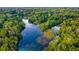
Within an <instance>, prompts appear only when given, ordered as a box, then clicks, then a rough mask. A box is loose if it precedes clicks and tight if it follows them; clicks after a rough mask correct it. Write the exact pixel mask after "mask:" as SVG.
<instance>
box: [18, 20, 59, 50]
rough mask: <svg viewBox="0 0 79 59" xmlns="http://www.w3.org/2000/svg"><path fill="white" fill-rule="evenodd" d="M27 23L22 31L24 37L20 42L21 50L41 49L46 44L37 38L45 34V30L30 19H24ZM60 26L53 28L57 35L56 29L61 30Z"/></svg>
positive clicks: (19, 48) (19, 47)
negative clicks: (41, 43) (42, 43)
mask: <svg viewBox="0 0 79 59" xmlns="http://www.w3.org/2000/svg"><path fill="white" fill-rule="evenodd" d="M22 21H23V22H24V24H25V29H24V30H23V31H22V33H21V35H22V39H21V40H20V42H19V45H18V50H19V51H40V50H41V49H42V48H43V47H44V45H40V44H39V43H37V40H36V39H37V38H38V37H42V36H43V32H42V31H41V30H40V29H39V27H38V25H34V24H32V23H29V21H28V19H23V20H22ZM59 28H60V27H59V26H55V27H53V28H52V32H53V33H54V36H56V31H57V30H59Z"/></svg>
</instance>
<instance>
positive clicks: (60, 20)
mask: <svg viewBox="0 0 79 59" xmlns="http://www.w3.org/2000/svg"><path fill="white" fill-rule="evenodd" d="M22 19H28V20H29V22H30V23H32V24H34V25H38V27H39V28H40V30H41V31H42V32H43V35H42V37H38V38H37V39H36V40H37V43H38V44H40V45H43V46H44V45H45V46H44V47H43V48H41V51H79V8H76V7H74V8H70V7H69V8H68V7H65V8H64V7H62V8H61V7H60V8H58V7H56V8H55V7H51V8H48V7H40V8H38V7H33V8H32V7H29V8H27V7H26V8H8V7H7V8H0V51H18V44H19V41H20V40H21V38H22V35H21V32H22V31H23V29H24V28H25V25H24V23H23V22H22ZM57 25H59V26H60V29H59V30H57V31H56V35H57V36H55V35H54V33H53V32H52V28H53V27H55V26H57ZM26 34H27V33H26Z"/></svg>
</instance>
